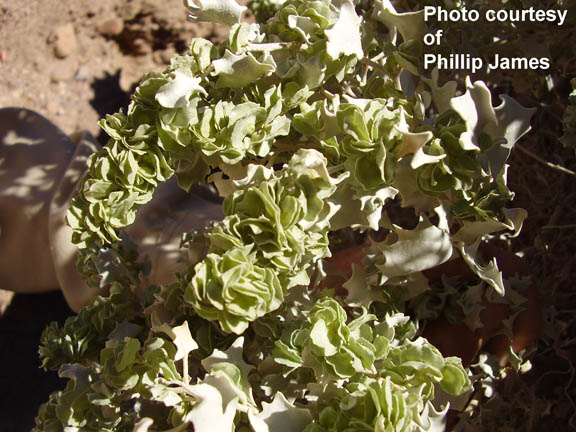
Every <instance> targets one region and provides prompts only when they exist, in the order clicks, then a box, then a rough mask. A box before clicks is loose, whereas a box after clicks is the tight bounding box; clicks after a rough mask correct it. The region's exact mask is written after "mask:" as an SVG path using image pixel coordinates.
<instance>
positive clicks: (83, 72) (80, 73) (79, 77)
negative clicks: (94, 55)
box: [74, 65, 90, 81]
mask: <svg viewBox="0 0 576 432" xmlns="http://www.w3.org/2000/svg"><path fill="white" fill-rule="evenodd" d="M74 79H75V80H76V81H88V79H90V69H88V66H86V65H80V67H79V68H78V70H77V71H76V74H75V75H74Z"/></svg>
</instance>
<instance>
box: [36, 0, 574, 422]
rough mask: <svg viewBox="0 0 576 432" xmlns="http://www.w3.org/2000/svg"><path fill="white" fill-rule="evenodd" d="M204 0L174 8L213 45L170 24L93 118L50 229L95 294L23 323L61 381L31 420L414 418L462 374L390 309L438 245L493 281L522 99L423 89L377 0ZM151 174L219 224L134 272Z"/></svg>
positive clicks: (409, 26)
mask: <svg viewBox="0 0 576 432" xmlns="http://www.w3.org/2000/svg"><path fill="white" fill-rule="evenodd" d="M216 3H217V2H213V1H205V2H203V4H204V7H203V8H196V7H191V10H192V13H193V14H194V16H195V18H196V19H198V20H212V21H219V22H222V23H225V24H228V25H230V36H229V39H228V40H227V41H225V42H224V43H222V44H220V45H214V44H212V43H211V42H209V41H207V40H203V39H195V40H193V41H192V42H191V44H190V48H189V50H188V52H187V53H186V54H184V55H178V56H175V57H174V58H173V59H172V61H171V64H170V66H169V67H168V68H167V69H166V70H165V71H164V72H162V73H149V74H146V75H145V76H144V77H143V79H142V81H141V83H140V85H139V87H138V88H137V89H136V91H135V93H134V95H133V97H132V102H131V104H130V106H129V108H128V110H127V112H125V113H124V112H120V113H117V114H114V115H110V116H107V117H106V118H105V119H103V120H102V121H101V123H100V124H101V126H102V128H103V129H104V130H105V131H106V133H107V134H108V135H109V136H110V140H109V141H108V144H107V145H106V146H105V147H104V148H103V149H102V150H101V151H100V152H98V153H96V154H94V155H93V156H92V157H91V159H90V161H89V170H88V172H87V174H86V176H85V177H84V179H83V181H82V183H81V185H80V187H79V189H78V195H77V196H76V198H75V199H74V201H73V203H72V207H71V209H70V211H69V213H68V223H69V225H70V227H72V229H73V231H74V237H73V239H74V241H75V242H76V243H77V244H78V246H79V247H80V248H82V249H83V252H82V254H81V259H80V261H79V266H80V270H81V272H82V274H83V275H84V276H85V277H86V278H87V279H88V280H89V281H90V283H91V284H92V285H108V286H109V287H110V288H109V291H110V294H109V295H108V296H98V297H96V298H95V299H94V301H93V302H92V303H91V304H90V305H89V306H87V307H86V308H85V309H84V310H83V311H82V312H81V313H80V314H78V315H77V316H75V317H73V318H71V319H69V320H68V322H67V323H66V324H65V325H64V326H63V327H62V328H58V327H57V326H55V325H52V326H50V327H49V328H48V329H47V330H46V331H45V333H44V336H43V345H42V347H41V354H42V356H43V359H44V360H43V361H44V366H45V367H46V368H50V369H60V371H61V375H63V376H65V377H67V378H69V379H70V381H69V384H68V386H67V387H66V388H65V389H64V390H62V391H60V392H57V393H54V394H53V395H52V397H51V399H50V401H49V402H48V403H47V404H45V405H44V406H43V407H42V409H41V411H40V414H39V416H38V419H37V427H36V430H37V431H60V430H63V429H64V430H87V431H90V430H98V431H105V430H110V431H112V430H114V431H124V430H126V431H132V430H133V431H148V430H150V431H152V430H154V431H161V430H171V431H184V430H192V425H193V430H194V431H196V432H202V431H208V430H210V431H212V430H215V431H229V430H250V428H251V430H254V431H257V432H260V431H302V430H305V431H315V432H316V431H351V430H377V431H419V430H430V428H432V427H433V426H434V425H435V424H437V423H438V422H441V418H442V417H443V415H444V414H445V413H446V410H447V408H448V407H447V405H445V404H440V403H438V394H440V393H441V394H442V395H443V396H442V397H443V398H444V399H445V398H446V397H447V396H446V394H449V395H459V394H462V393H464V392H465V391H467V390H468V389H469V388H470V380H469V377H468V373H467V371H466V370H465V369H464V368H463V366H462V363H461V361H460V359H458V358H456V357H444V356H443V355H442V354H441V353H440V351H439V350H438V349H436V348H435V347H434V346H433V345H432V344H430V343H429V342H428V341H427V340H426V339H425V338H423V337H422V336H421V334H420V332H419V329H418V324H417V319H416V318H415V317H414V316H411V315H410V311H411V309H410V307H408V306H407V304H408V302H410V303H411V304H415V303H417V304H418V307H417V308H415V309H416V310H417V312H418V314H421V316H426V313H425V312H423V311H422V309H425V307H424V306H425V305H426V304H427V302H428V301H429V300H430V297H427V298H426V299H424V300H422V297H419V296H420V295H421V294H422V293H424V292H425V291H427V290H428V289H429V286H428V283H427V280H426V278H425V277H424V276H423V275H422V272H423V271H425V270H428V269H431V268H433V267H436V266H438V265H440V264H442V263H444V262H446V261H448V260H449V259H450V258H452V257H455V256H460V257H462V258H463V259H464V261H465V262H466V263H467V264H468V265H469V267H470V269H471V270H472V272H473V273H474V274H475V275H476V277H477V278H478V280H479V281H481V282H483V283H484V284H485V285H486V286H488V287H489V291H490V293H491V295H492V296H497V295H504V293H505V287H504V284H503V280H502V275H501V273H500V272H499V270H498V267H497V263H496V261H495V260H493V261H490V262H488V263H484V262H482V261H481V260H480V258H479V254H478V247H479V245H480V242H481V241H482V239H483V238H484V237H485V236H486V235H490V234H494V233H501V232H507V233H508V234H509V235H514V234H515V233H517V232H518V231H519V230H520V228H521V225H522V221H523V220H524V218H525V217H526V212H525V211H524V210H523V209H518V208H511V207H510V206H509V202H510V200H511V199H512V197H513V193H512V192H511V191H510V190H509V189H508V187H507V178H506V174H507V158H508V156H509V155H510V152H511V150H512V147H513V146H514V143H515V142H516V141H517V140H518V139H519V138H520V137H521V136H522V135H523V134H525V133H526V132H527V131H528V130H529V121H530V117H531V115H532V113H533V110H531V109H526V108H524V107H522V106H521V105H520V104H518V103H517V102H515V101H514V99H512V98H510V97H504V98H503V99H502V102H501V104H499V105H498V106H493V105H492V103H491V95H490V91H489V89H488V87H487V86H486V85H485V84H484V83H483V82H481V81H477V82H471V81H470V80H466V82H465V83H464V88H463V91H462V92H460V93H458V91H457V84H456V82H454V81H449V82H447V83H444V84H443V85H441V84H440V83H439V77H438V73H437V71H434V72H431V73H430V72H429V71H424V70H423V69H422V66H421V64H420V63H421V62H420V60H419V55H420V53H421V52H422V46H421V42H420V41H421V38H422V36H423V35H424V33H425V32H426V27H425V23H424V20H423V17H422V14H421V13H399V12H397V11H396V10H395V9H394V8H393V7H392V5H391V4H390V3H389V2H388V1H387V0H375V1H351V0H347V1H331V0H319V1H304V0H289V1H286V2H273V1H258V2H254V3H253V6H254V8H255V11H256V14H255V15H256V18H258V19H260V20H261V21H259V22H258V23H253V24H249V23H246V22H241V19H240V18H241V14H242V12H243V8H242V7H240V6H238V5H236V4H235V3H234V2H233V1H232V0H227V1H224V2H218V3H220V4H219V5H216ZM216 6H217V7H216ZM568 123H569V120H568ZM567 133H570V130H569V129H568V130H567ZM172 176H176V178H177V179H178V184H179V185H180V186H181V187H182V188H183V189H185V190H188V189H189V188H190V187H191V186H193V185H195V184H204V183H207V182H208V183H213V184H214V185H215V186H216V188H217V189H218V191H219V193H220V195H221V196H222V198H223V212H224V218H223V219H222V220H221V221H216V222H215V223H214V225H213V226H212V227H211V228H210V229H207V230H206V231H205V232H196V233H192V234H190V235H189V236H188V241H187V242H184V243H183V248H189V249H194V250H195V251H196V252H197V253H196V254H195V255H194V256H197V257H198V256H199V259H197V260H191V261H190V262H189V267H188V269H187V270H186V271H185V272H183V273H182V274H179V275H178V277H177V278H175V280H174V283H172V284H170V285H166V286H151V285H149V284H147V283H146V271H145V266H142V265H137V264H134V261H135V259H136V258H135V256H134V254H133V253H132V252H130V253H128V252H126V251H128V250H129V248H126V247H121V245H122V244H124V243H123V242H124V240H122V238H123V234H122V229H123V228H124V227H126V226H128V225H130V224H131V223H133V221H134V220H135V218H136V217H137V213H138V209H139V207H140V206H141V205H143V204H145V203H147V202H149V201H150V199H151V198H152V196H153V194H154V191H155V188H156V187H157V186H158V185H159V184H161V183H163V182H166V181H167V180H168V179H170V178H171V177H172ZM403 209H404V210H406V209H408V210H409V211H410V212H411V215H412V216H413V222H414V223H413V224H412V225H411V226H407V225H406V224H404V223H403V222H404V220H403V219H402V217H401V216H398V215H399V214H402V211H401V210H403ZM350 231H353V232H355V233H377V234H378V235H377V236H375V238H374V239H373V240H370V242H366V243H363V244H364V245H365V246H366V247H365V251H364V256H365V257H364V259H363V261H362V265H355V266H353V269H352V273H351V276H349V277H346V278H345V279H347V280H342V277H341V276H342V275H341V274H340V279H338V277H334V276H338V274H337V273H338V272H337V271H335V270H334V266H332V267H331V266H330V259H329V258H330V257H331V255H332V254H333V253H334V251H335V250H336V248H337V247H338V244H339V242H340V243H341V242H342V241H343V240H342V239H343V238H345V236H346V235H347V233H350ZM383 235H384V237H382V236H383ZM123 251H124V252H123ZM106 257H114V260H113V264H111V265H110V266H108V268H106V271H99V270H98V269H101V268H102V266H101V265H97V263H99V262H101V261H102V260H103V259H104V260H106V259H107V258H106ZM111 262H112V261H111ZM348 264H351V263H350V262H349V263H348ZM357 264H360V263H359V262H357ZM103 278H106V280H105V281H103ZM444 282H446V283H448V282H447V281H444ZM342 285H343V286H342ZM456 291H457V290H454V291H453V292H456ZM417 298H420V299H421V301H420V302H417V301H415V299H417ZM467 300H470V297H468V298H464V300H463V301H462V304H464V303H466V301H467ZM476 301H479V300H478V299H476ZM467 304H468V303H467ZM471 306H474V305H471ZM472 309H474V308H473V307H472ZM472 325H474V323H473V324H472Z"/></svg>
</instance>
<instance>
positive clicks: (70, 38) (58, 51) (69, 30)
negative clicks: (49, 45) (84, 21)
mask: <svg viewBox="0 0 576 432" xmlns="http://www.w3.org/2000/svg"><path fill="white" fill-rule="evenodd" d="M49 41H52V42H54V54H55V55H56V57H58V58H66V57H68V56H69V55H70V54H72V53H73V52H74V51H76V48H77V43H76V33H75V31H74V26H73V25H72V24H71V23H70V24H65V25H62V26H60V27H58V28H56V29H55V30H54V32H52V34H51V35H50V38H49Z"/></svg>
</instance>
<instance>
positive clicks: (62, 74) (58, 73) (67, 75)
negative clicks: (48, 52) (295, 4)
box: [50, 57, 78, 82]
mask: <svg viewBox="0 0 576 432" xmlns="http://www.w3.org/2000/svg"><path fill="white" fill-rule="evenodd" d="M77 69H78V63H77V61H76V59H75V58H74V57H68V58H66V59H63V60H62V61H59V62H55V63H53V65H52V66H51V69H50V79H51V80H52V82H62V81H69V80H71V79H72V78H74V75H75V74H76V70H77Z"/></svg>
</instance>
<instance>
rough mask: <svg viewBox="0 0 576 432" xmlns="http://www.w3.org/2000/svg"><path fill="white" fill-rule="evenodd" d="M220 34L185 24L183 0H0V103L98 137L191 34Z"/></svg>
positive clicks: (223, 30)
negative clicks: (110, 116) (108, 118)
mask: <svg viewBox="0 0 576 432" xmlns="http://www.w3.org/2000/svg"><path fill="white" fill-rule="evenodd" d="M226 33H227V30H226V28H223V27H220V26H217V25H214V24H212V23H190V22H188V21H187V20H186V10H185V8H184V7H183V5H182V1H181V0H163V1H162V2H157V1H150V0H123V1H120V0H102V1H94V2H84V1H78V0H75V1H74V0H73V1H68V2H62V1H59V0H32V1H23V0H0V106H1V107H9V106H19V107H24V108H29V109H33V110H36V111H38V112H39V113H41V114H42V115H44V116H45V117H47V118H48V119H50V120H52V121H53V122H54V123H55V124H57V125H58V126H59V127H60V128H62V129H63V130H64V132H66V133H68V134H70V133H73V132H75V131H78V130H88V131H90V132H91V133H93V134H95V135H98V134H99V128H98V125H97V122H98V120H99V119H100V118H102V117H103V116H104V115H105V114H107V113H113V112H116V111H117V110H118V109H119V108H122V107H125V106H127V104H128V101H129V96H128V95H129V94H130V91H131V90H132V89H133V88H134V86H135V85H136V84H137V83H138V81H139V80H140V78H141V76H142V74H143V73H145V72H149V71H161V70H163V69H164V68H165V67H166V65H167V64H168V63H169V62H170V57H171V56H172V55H174V54H175V53H176V52H180V53H182V52H184V51H185V50H186V48H187V46H188V44H189V41H190V39H191V38H193V37H206V38H210V39H218V38H222V37H224V36H225V34H226Z"/></svg>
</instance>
